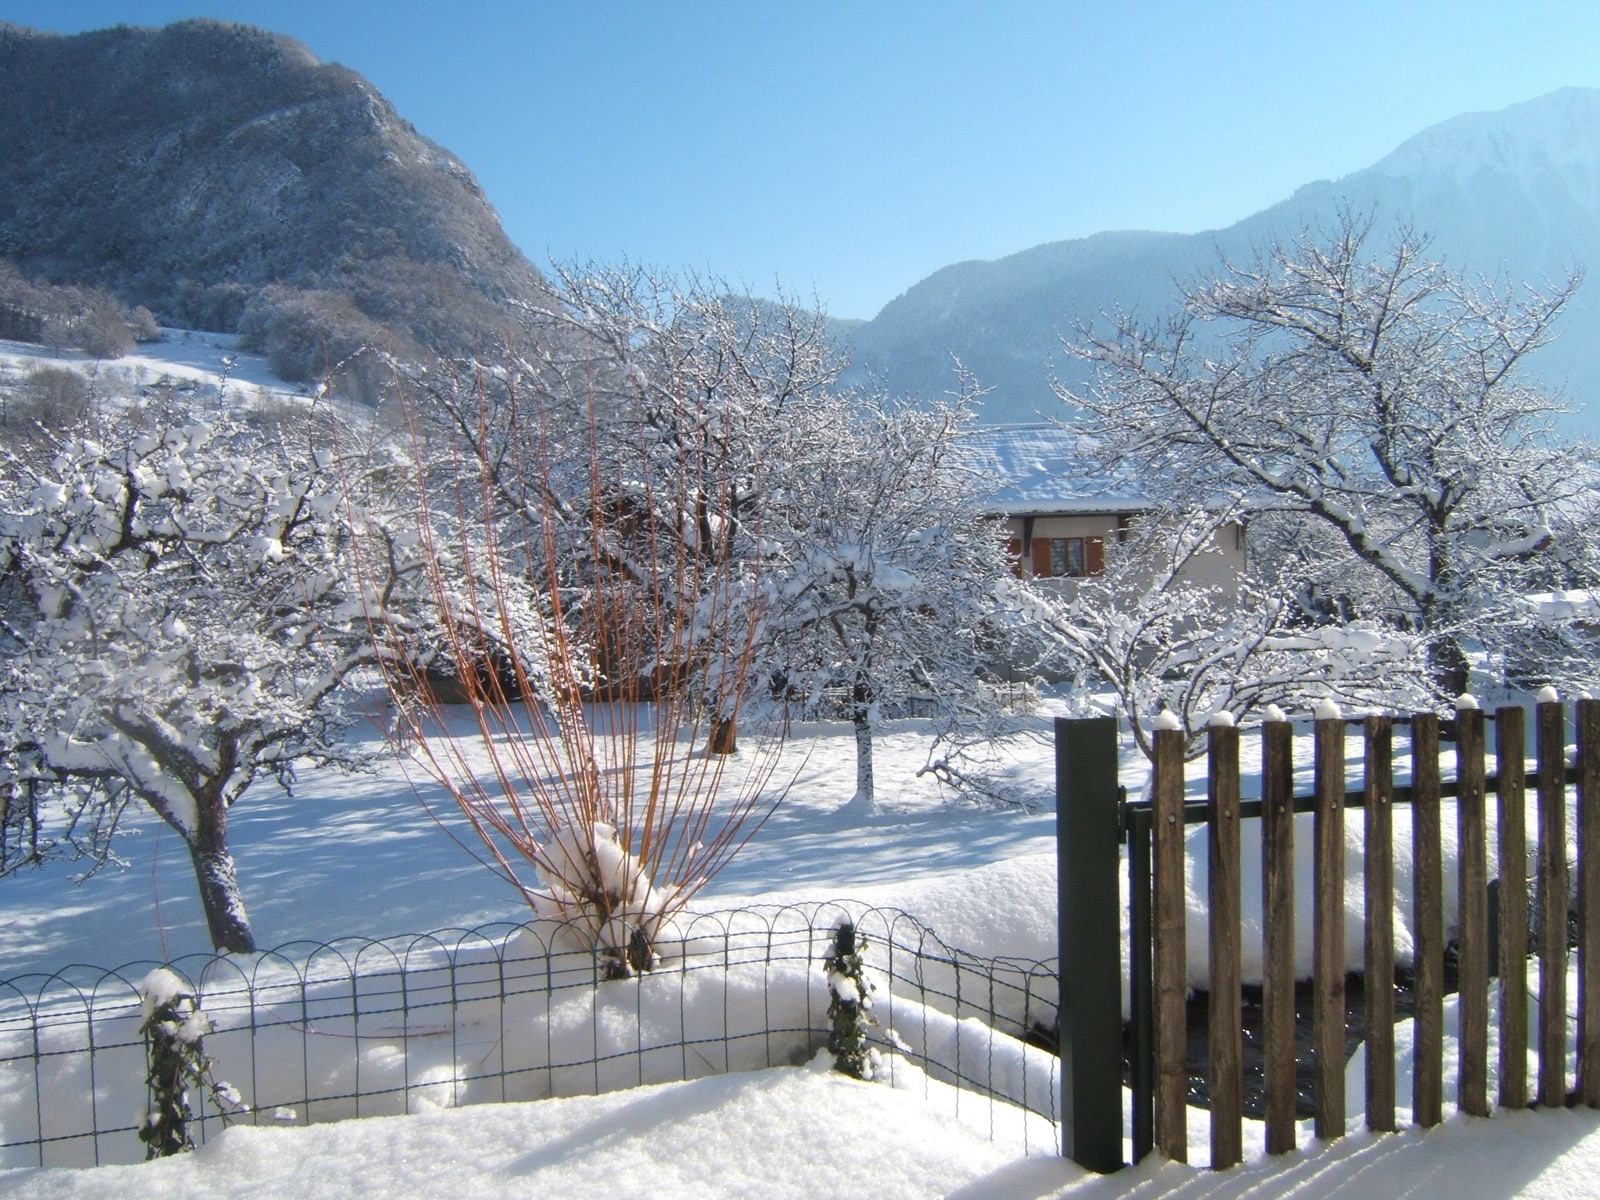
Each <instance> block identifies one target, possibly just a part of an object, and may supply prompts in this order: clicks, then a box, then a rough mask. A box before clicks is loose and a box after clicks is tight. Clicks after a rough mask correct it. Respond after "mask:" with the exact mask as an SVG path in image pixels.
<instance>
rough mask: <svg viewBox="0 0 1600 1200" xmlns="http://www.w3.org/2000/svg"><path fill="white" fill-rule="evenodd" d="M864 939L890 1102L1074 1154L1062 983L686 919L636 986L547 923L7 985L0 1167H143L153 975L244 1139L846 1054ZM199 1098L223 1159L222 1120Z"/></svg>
mask: <svg viewBox="0 0 1600 1200" xmlns="http://www.w3.org/2000/svg"><path fill="white" fill-rule="evenodd" d="M845 920H849V921H853V922H854V923H855V925H856V927H857V929H858V931H859V934H860V936H862V937H863V938H864V939H865V943H866V948H865V956H866V959H867V962H868V964H869V966H870V968H871V969H872V970H873V972H874V973H875V974H876V975H877V977H878V979H879V981H880V984H879V992H878V1002H877V1005H876V1008H875V1012H876V1015H877V1018H878V1020H879V1022H880V1028H879V1029H878V1030H877V1032H878V1033H879V1034H880V1035H882V1037H883V1039H884V1045H883V1049H885V1050H893V1053H891V1054H889V1055H888V1063H889V1066H890V1071H891V1072H892V1073H893V1082H895V1083H896V1084H897V1085H899V1086H906V1085H907V1084H908V1083H910V1084H912V1085H919V1084H920V1086H921V1087H922V1088H923V1090H924V1092H925V1094H927V1095H929V1096H930V1097H935V1098H939V1099H941V1100H943V1101H944V1102H946V1103H947V1104H948V1105H949V1106H950V1107H951V1108H952V1109H953V1110H954V1112H955V1113H956V1115H957V1116H958V1117H959V1118H961V1119H963V1120H967V1121H971V1122H974V1123H976V1125H977V1126H978V1127H979V1128H980V1129H986V1130H987V1131H988V1132H989V1133H990V1135H991V1136H992V1135H993V1134H994V1133H995V1131H996V1130H998V1129H1000V1128H1001V1127H1002V1126H1004V1127H1007V1128H1008V1129H1010V1130H1013V1131H1020V1133H1021V1136H1022V1137H1023V1138H1024V1140H1025V1141H1026V1144H1027V1145H1028V1146H1029V1147H1030V1149H1031V1150H1032V1151H1033V1152H1037V1153H1054V1152H1056V1151H1057V1150H1058V1148H1059V1140H1058V1136H1057V1133H1056V1130H1057V1125H1056V1120H1057V1106H1058V1091H1059V1089H1058V1063H1057V1059H1056V1058H1055V1056H1054V1055H1053V1054H1052V1053H1049V1052H1048V1051H1046V1050H1043V1049H1040V1048H1039V1047H1038V1046H1037V1045H1033V1044H1029V1038H1030V1036H1035V1035H1036V1034H1043V1033H1047V1032H1049V1033H1051V1036H1053V1032H1052V1031H1053V1029H1054V1026H1055V1021H1056V1004H1057V977H1056V969H1055V965H1054V964H1053V963H1037V962H1030V961H1021V960H1009V959H983V958H978V957H976V956H973V955H970V954H966V953H964V952H962V951H959V950H954V949H951V948H950V947H948V946H946V945H944V943H943V942H941V941H940V940H939V939H938V938H937V937H936V936H935V935H934V934H933V933H932V932H931V931H930V930H928V929H927V928H926V927H925V926H923V925H921V924H920V923H919V922H917V921H916V920H915V919H914V918H912V917H910V916H908V915H906V914H905V913H901V912H897V911H894V910H888V909H872V908H864V907H862V906H860V905H853V904H816V905H803V906H782V907H777V906H774V907H762V908H746V909H736V910H729V911H724V912H716V913H708V914H701V915H689V914H686V915H684V916H683V917H681V918H680V919H679V922H678V926H679V928H678V931H677V936H676V937H675V938H674V939H673V940H672V941H670V942H669V943H667V944H666V945H665V946H664V947H663V949H664V950H665V954H664V961H663V963H662V965H661V967H660V968H659V969H658V970H656V971H654V972H651V973H648V974H643V975H639V976H636V977H634V978H631V979H624V980H607V979H605V978H604V969H603V966H602V964H600V963H599V962H598V961H597V959H596V956H595V955H594V954H592V953H589V952H585V951H582V950H578V949H575V948H572V946H573V943H572V941H571V939H570V937H569V936H568V935H567V934H566V931H564V930H563V929H562V928H560V927H559V926H556V925H553V924H549V923H545V924H532V925H494V926H485V927H481V928H477V929H472V930H448V931H444V932H437V933H431V934H422V935H416V936H408V937H399V938H389V939H385V940H382V941H370V940H365V939H354V938H352V939H345V940H341V941H338V942H334V943H327V944H324V943H309V942H298V943H290V944H288V945H285V946H281V947H278V948H277V949H274V950H270V951H266V952H263V953H259V954H252V955H234V956H221V955H194V956H190V957H188V958H183V959H179V960H178V961H176V962H174V963H170V964H153V963H144V964H138V963H135V964H128V965H126V966H123V967H121V968H118V969H116V970H103V969H99V968H89V967H83V966H74V967H70V968H66V969H64V970H63V971H61V972H58V973H57V974H54V975H49V976H45V975H27V976H22V977H19V978H16V979H10V980H4V981H0V1167H5V1166H57V1165H98V1164H101V1163H114V1162H130V1161H135V1160H137V1159H139V1158H141V1157H143V1146H142V1144H141V1143H140V1141H139V1138H138V1133H137V1124H138V1120H139V1117H140V1114H141V1113H142V1112H143V1111H144V1110H145V1105H146V1101H145V1095H144V1069H145V1068H144V1046H143V1042H142V1040H141V1038H140V1034H139V1026H140V1022H141V998H140V993H139V982H140V980H141V979H143V978H144V976H145V975H146V974H147V973H148V971H149V970H150V969H151V968H152V967H153V966H156V965H166V966H168V967H169V969H171V970H173V971H175V972H176V973H177V974H178V975H179V977H180V978H182V979H183V980H184V982H185V983H186V984H188V985H189V986H190V987H192V988H193V989H194V990H195V992H196V994H197V995H198V996H199V999H200V1005H201V1008H202V1009H203V1011H204V1012H205V1014H206V1015H207V1017H209V1018H210V1020H211V1022H212V1024H213V1030H212V1032H210V1033H209V1034H207V1035H206V1038H205V1050H206V1053H207V1054H208V1055H209V1056H210V1057H211V1059H212V1060H213V1061H214V1063H215V1072H216V1075H217V1077H218V1078H219V1079H225V1080H227V1082H229V1083H231V1084H233V1085H234V1086H235V1087H236V1088H237V1089H238V1091H239V1092H240V1093H241V1094H242V1096H243V1098H244V1100H245V1102H246V1103H247V1104H248V1105H249V1115H247V1116H245V1117H244V1118H243V1120H246V1121H251V1122H258V1123H262V1124H271V1123H286V1124H310V1123H313V1122H324V1121H331V1120H338V1119H342V1118H346V1117H358V1116H375V1115H380V1114H393V1113H408V1112H416V1111H420V1110H423V1109H428V1108H436V1107H452V1106H456V1105H463V1104H474V1103H483V1102H493V1101H509V1100H534V1099H542V1098H545V1097H550V1096H573V1095H588V1094H595V1093H599V1092H604V1091H610V1090H615V1089H619V1088H627V1087H634V1086H638V1085H642V1084H649V1083H664V1082H671V1081H677V1080H687V1079H694V1078H698V1077H700V1076H704V1075H710V1074H716V1073H722V1072H728V1071H743V1070H755V1069H762V1068H766V1067H772V1066H781V1065H788V1064H799V1063H803V1062H805V1061H807V1060H808V1059H809V1058H810V1057H811V1056H812V1055H813V1054H815V1053H816V1051H817V1050H818V1049H819V1048H820V1047H822V1046H823V1045H824V1044H825V1042H826V1039H827V1033H828V1028H829V1023H828V1018H827V1009H828V1003H829V997H828V989H827V983H826V980H825V978H824V977H823V974H822V969H821V963H822V959H823V957H824V955H825V954H826V953H827V950H828V947H829V945H830V944H831V941H832V938H833V933H834V930H835V929H836V928H837V926H838V925H839V924H840V923H841V922H842V921H845ZM891 1031H892V1032H891ZM194 1099H196V1100H198V1101H199V1103H198V1106H197V1107H198V1112H197V1116H198V1119H197V1120H196V1122H195V1124H194V1126H193V1130H194V1133H195V1134H196V1136H197V1139H198V1140H204V1139H205V1138H206V1137H208V1136H214V1135H215V1134H216V1133H217V1132H218V1130H219V1129H220V1124H221V1118H220V1116H219V1114H218V1113H217V1112H216V1111H215V1110H214V1109H212V1108H210V1106H209V1103H208V1101H207V1098H205V1097H196V1098H194ZM240 1119H241V1118H239V1117H234V1118H232V1120H240Z"/></svg>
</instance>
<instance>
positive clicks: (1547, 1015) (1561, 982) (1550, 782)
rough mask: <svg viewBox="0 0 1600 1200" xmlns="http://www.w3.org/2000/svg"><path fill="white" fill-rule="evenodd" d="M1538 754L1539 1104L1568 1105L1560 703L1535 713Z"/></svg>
mask: <svg viewBox="0 0 1600 1200" xmlns="http://www.w3.org/2000/svg"><path fill="white" fill-rule="evenodd" d="M1534 719H1535V721H1536V722H1537V731H1536V738H1537V751H1538V755H1539V888H1538V905H1539V1103H1540V1105H1541V1106H1543V1107H1546V1108H1560V1107H1561V1106H1563V1105H1564V1104H1566V1102H1567V800H1566V797H1567V784H1566V776H1567V750H1566V738H1567V730H1566V709H1565V706H1564V705H1562V704H1561V702H1560V701H1559V700H1544V701H1540V703H1539V705H1538V707H1537V708H1536V709H1535V710H1534Z"/></svg>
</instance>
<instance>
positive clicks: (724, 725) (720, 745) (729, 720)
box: [707, 717, 739, 754]
mask: <svg viewBox="0 0 1600 1200" xmlns="http://www.w3.org/2000/svg"><path fill="white" fill-rule="evenodd" d="M738 748H739V719H738V718H737V717H713V718H712V720H711V742H710V745H709V746H708V747H707V749H708V750H709V751H710V753H712V754H732V753H733V752H734V751H735V750H737V749H738Z"/></svg>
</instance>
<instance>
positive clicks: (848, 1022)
mask: <svg viewBox="0 0 1600 1200" xmlns="http://www.w3.org/2000/svg"><path fill="white" fill-rule="evenodd" d="M865 945H866V940H865V939H864V938H863V939H860V940H858V939H857V937H856V927H855V925H853V924H852V923H851V922H849V921H842V922H840V924H839V928H838V929H836V930H834V934H833V948H832V949H831V950H830V951H829V952H828V956H827V957H826V958H825V959H823V960H822V968H823V970H824V971H826V972H827V975H828V994H829V995H830V996H831V997H832V998H833V1001H832V1003H831V1004H829V1005H828V1019H829V1020H831V1021H832V1022H833V1032H832V1033H830V1034H829V1035H828V1050H829V1052H830V1053H832V1055H833V1066H834V1069H835V1070H837V1071H842V1072H844V1073H845V1074H846V1075H849V1076H850V1077H852V1078H854V1079H872V1078H874V1077H875V1076H876V1075H877V1067H878V1052H877V1051H876V1050H874V1049H872V1048H871V1047H870V1046H869V1045H868V1044H867V1030H868V1029H869V1028H871V1027H872V1026H873V1025H876V1024H877V1021H875V1020H874V1019H873V1017H872V1011H871V1010H872V993H873V992H874V991H875V990H876V985H875V984H874V983H873V982H872V980H871V978H870V977H869V976H868V975H867V968H866V964H865V963H863V962H862V961H861V950H862V949H863V948H864V947H865Z"/></svg>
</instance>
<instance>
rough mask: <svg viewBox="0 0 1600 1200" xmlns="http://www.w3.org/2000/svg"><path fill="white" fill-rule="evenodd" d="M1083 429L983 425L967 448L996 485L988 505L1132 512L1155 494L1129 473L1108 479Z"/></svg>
mask: <svg viewBox="0 0 1600 1200" xmlns="http://www.w3.org/2000/svg"><path fill="white" fill-rule="evenodd" d="M1086 449H1087V446H1086V443H1085V441H1084V439H1083V437H1082V436H1081V435H1079V434H1075V433H1072V432H1070V431H1069V430H1067V429H1065V428H1063V427H1062V426H1060V425H1055V424H1051V423H1047V422H1040V423H1038V424H1031V425H980V426H977V427H976V428H974V429H972V430H971V431H970V432H969V433H968V434H967V435H966V436H965V437H964V438H963V439H962V454H963V455H964V457H965V458H966V459H967V462H968V465H969V466H970V467H971V468H972V469H973V470H974V471H975V472H977V474H978V476H979V478H980V479H982V480H984V481H985V482H987V483H989V484H991V485H992V490H990V491H989V492H988V501H987V503H986V504H985V507H986V508H987V509H989V510H990V511H991V512H994V513H996V514H1000V515H1004V516H1051V515H1056V514H1068V513H1103V512H1130V511H1136V510H1138V509H1144V508H1149V507H1150V499H1149V497H1148V496H1146V495H1144V494H1143V493H1142V492H1141V491H1140V490H1139V489H1138V488H1137V487H1135V486H1134V485H1133V484H1132V483H1131V482H1130V481H1128V480H1126V479H1107V478H1105V477H1104V476H1103V475H1101V474H1100V473H1099V469H1098V468H1097V467H1096V466H1095V465H1094V464H1093V461H1092V459H1091V457H1090V456H1089V455H1088V454H1087V453H1086Z"/></svg>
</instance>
